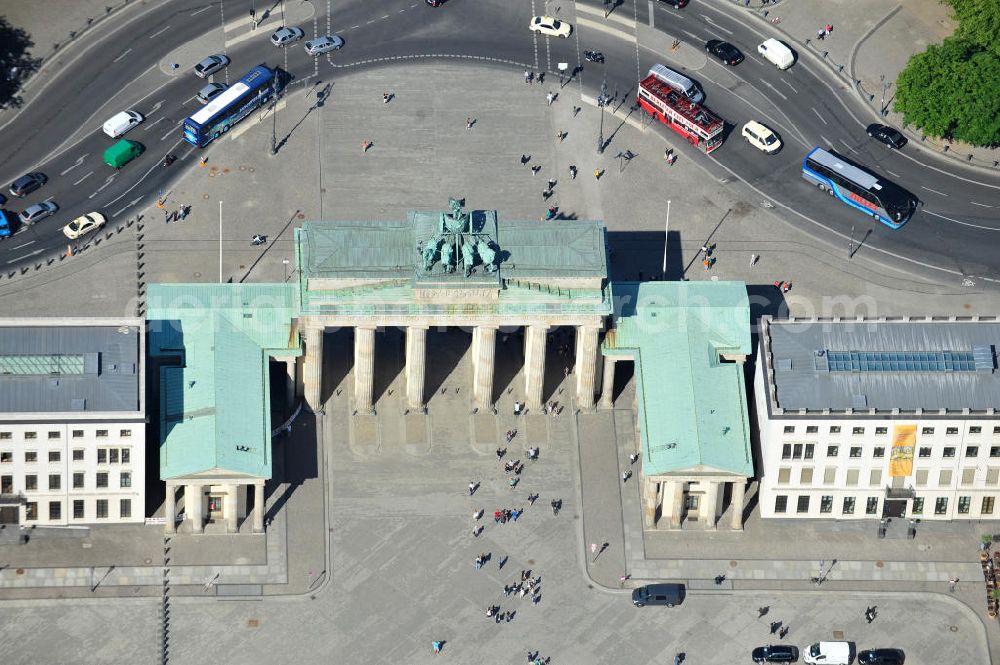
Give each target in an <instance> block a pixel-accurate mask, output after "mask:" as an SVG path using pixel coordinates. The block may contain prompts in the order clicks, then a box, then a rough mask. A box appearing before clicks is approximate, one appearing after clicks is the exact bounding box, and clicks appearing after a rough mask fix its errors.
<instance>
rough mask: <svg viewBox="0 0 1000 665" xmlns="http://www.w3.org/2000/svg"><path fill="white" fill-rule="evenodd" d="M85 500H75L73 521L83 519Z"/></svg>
mask: <svg viewBox="0 0 1000 665" xmlns="http://www.w3.org/2000/svg"><path fill="white" fill-rule="evenodd" d="M83 515H84V512H83V499H73V519H75V520H82V519H83Z"/></svg>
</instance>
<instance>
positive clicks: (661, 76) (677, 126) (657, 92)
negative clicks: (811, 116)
mask: <svg viewBox="0 0 1000 665" xmlns="http://www.w3.org/2000/svg"><path fill="white" fill-rule="evenodd" d="M670 71H671V70H668V69H667V68H666V67H664V66H663V65H653V66H652V67H651V68H650V70H649V73H648V74H647V75H646V78H644V79H642V81H641V82H640V83H639V92H638V93H637V95H636V101H638V102H639V106H641V107H642V108H643V110H645V111H646V112H647V113H649V114H651V115H652V116H653V117H654V118H656V119H657V120H659V121H660V122H662V123H663V124H665V125H667V126H668V127H670V128H671V129H673V130H674V131H675V132H677V133H678V134H680V135H681V136H683V137H684V138H686V139H687V140H688V142H689V143H690V144H691V145H693V146H697V147H698V148H700V149H702V150H704V151H705V152H706V153H708V152H712V151H713V150H715V149H716V148H718V147H719V146H720V145H722V130H723V129H724V128H725V123H724V122H723V120H722V118H720V117H719V116H717V115H715V114H714V113H712V112H711V111H710V110H709V109H708V107H706V106H703V105H701V104H695V103H694V102H693V101H691V99H689V98H688V97H686V96H685V95H684V94H682V93H680V92H678V91H677V90H676V89H675V88H674V86H672V85H671V84H670V82H669V80H668V78H667V74H668V73H669V72H670Z"/></svg>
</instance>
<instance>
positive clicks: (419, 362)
mask: <svg viewBox="0 0 1000 665" xmlns="http://www.w3.org/2000/svg"><path fill="white" fill-rule="evenodd" d="M426 368H427V328H420V327H418V326H409V327H407V329H406V399H407V401H408V402H409V404H410V406H411V407H412V408H415V409H419V408H421V407H423V405H424V374H425V373H426Z"/></svg>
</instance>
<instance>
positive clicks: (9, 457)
mask: <svg viewBox="0 0 1000 665" xmlns="http://www.w3.org/2000/svg"><path fill="white" fill-rule="evenodd" d="M13 463H14V451H12V450H5V451H3V452H0V464H13Z"/></svg>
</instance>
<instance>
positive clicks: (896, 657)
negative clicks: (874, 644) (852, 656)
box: [858, 649, 906, 665]
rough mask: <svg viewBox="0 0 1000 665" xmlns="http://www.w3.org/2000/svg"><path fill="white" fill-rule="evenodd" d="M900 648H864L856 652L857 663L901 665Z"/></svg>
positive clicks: (901, 652) (902, 654)
mask: <svg viewBox="0 0 1000 665" xmlns="http://www.w3.org/2000/svg"><path fill="white" fill-rule="evenodd" d="M905 660H906V654H904V653H903V650H902V649H865V650H864V651H862V652H861V653H859V654H858V665H903V661H905Z"/></svg>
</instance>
